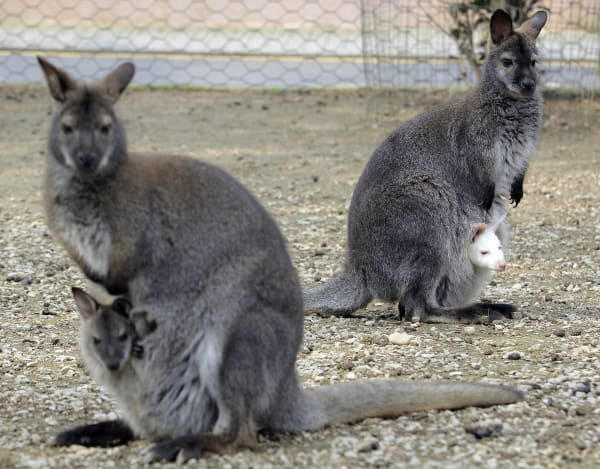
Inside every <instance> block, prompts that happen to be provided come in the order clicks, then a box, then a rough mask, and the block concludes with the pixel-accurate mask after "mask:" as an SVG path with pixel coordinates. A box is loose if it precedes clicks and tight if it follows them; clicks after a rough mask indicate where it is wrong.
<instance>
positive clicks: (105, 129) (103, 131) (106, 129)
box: [100, 124, 110, 135]
mask: <svg viewBox="0 0 600 469" xmlns="http://www.w3.org/2000/svg"><path fill="white" fill-rule="evenodd" d="M109 132H110V124H105V125H103V126H102V127H100V133H101V134H102V135H108V133H109Z"/></svg>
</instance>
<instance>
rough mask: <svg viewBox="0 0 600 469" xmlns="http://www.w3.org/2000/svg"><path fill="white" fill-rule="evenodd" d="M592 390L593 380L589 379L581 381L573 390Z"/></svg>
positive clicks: (586, 391)
mask: <svg viewBox="0 0 600 469" xmlns="http://www.w3.org/2000/svg"><path fill="white" fill-rule="evenodd" d="M591 390H592V382H591V381H590V380H589V379H586V380H585V381H583V382H582V383H579V384H578V385H577V386H575V389H573V392H574V393H575V392H584V393H586V394H587V393H589V392H590V391H591Z"/></svg>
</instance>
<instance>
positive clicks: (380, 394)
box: [288, 380, 524, 431]
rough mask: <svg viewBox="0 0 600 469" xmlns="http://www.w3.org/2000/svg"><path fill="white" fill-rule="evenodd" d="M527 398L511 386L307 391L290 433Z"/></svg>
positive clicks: (357, 386) (389, 385)
mask: <svg viewBox="0 0 600 469" xmlns="http://www.w3.org/2000/svg"><path fill="white" fill-rule="evenodd" d="M523 399H524V395H523V393H522V392H521V391H519V390H518V389H515V388H510V387H507V386H497V385H492V384H477V383H461V382H445V381H440V382H426V381H391V380H364V381H355V382H347V383H339V384H334V385H331V386H321V387H316V388H311V389H306V390H305V391H304V395H303V396H302V399H300V402H299V405H298V407H297V408H296V412H294V413H296V417H297V418H296V419H294V421H295V422H294V423H295V425H298V426H299V428H290V429H288V430H292V431H301V430H315V429H318V428H322V427H324V426H326V425H330V424H333V423H343V422H354V421H358V420H362V419H366V418H369V417H397V416H399V415H402V414H406V413H410V412H418V411H423V410H433V409H460V408H462V407H468V406H478V407H485V406H491V405H499V404H511V403H514V402H518V401H521V400H523Z"/></svg>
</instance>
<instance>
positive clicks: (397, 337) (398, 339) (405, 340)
mask: <svg viewBox="0 0 600 469" xmlns="http://www.w3.org/2000/svg"><path fill="white" fill-rule="evenodd" d="M388 339H389V340H390V343H391V344H394V345H408V344H410V343H411V342H412V341H413V337H412V336H410V335H408V334H406V333H404V332H394V333H392V334H390V335H389V336H388Z"/></svg>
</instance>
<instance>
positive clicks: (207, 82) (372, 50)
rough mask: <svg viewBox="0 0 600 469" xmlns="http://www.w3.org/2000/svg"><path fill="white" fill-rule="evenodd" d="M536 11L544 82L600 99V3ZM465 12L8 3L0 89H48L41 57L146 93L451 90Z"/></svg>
mask: <svg viewBox="0 0 600 469" xmlns="http://www.w3.org/2000/svg"><path fill="white" fill-rule="evenodd" d="M469 3H471V4H473V3H477V4H486V5H488V8H492V7H495V5H496V4H514V3H519V2H518V1H517V2H515V0H512V2H511V1H510V0H508V1H505V2H494V1H490V2H482V1H478V2H466V3H464V4H469ZM520 3H527V0H525V1H524V2H523V1H522V2H520ZM529 3H534V4H535V5H536V7H538V6H542V7H545V8H547V9H549V10H550V12H551V16H550V22H549V24H548V26H547V27H546V28H545V30H544V33H543V34H542V37H541V40H540V46H541V50H542V51H541V56H542V58H543V59H544V61H545V65H544V72H545V83H546V84H547V85H551V86H562V87H572V88H581V89H597V88H599V87H600V73H599V64H600V0H580V1H570V2H567V1H562V0H547V1H539V0H537V1H532V0H529ZM464 4H461V3H458V2H452V1H448V0H424V1H421V2H413V1H408V0H393V1H392V0H280V1H273V0H204V1H195V0H81V1H80V0H3V1H2V2H1V3H0V82H5V83H6V82H10V83H14V82H37V81H40V80H41V74H40V72H39V69H38V67H37V64H36V62H35V55H36V54H41V55H44V56H46V57H49V58H50V59H52V60H54V61H55V62H56V63H57V64H59V65H61V66H64V67H67V68H68V69H70V70H73V71H74V73H75V74H77V75H78V76H80V77H82V78H85V79H89V78H93V77H97V76H98V75H99V74H102V73H104V72H106V71H108V70H110V69H111V68H112V67H113V66H114V65H115V63H117V62H119V61H121V60H123V59H128V60H133V61H134V62H135V63H136V66H137V70H138V71H137V75H136V82H137V83H142V84H174V85H202V86H241V87H246V86H256V87H265V88H272V87H311V86H364V85H370V86H376V87H386V86H390V87H414V86H423V85H426V86H443V87H446V86H450V85H454V84H457V83H464V82H471V81H473V80H474V77H475V74H474V71H473V68H472V67H470V66H469V62H468V61H467V60H466V59H465V57H464V54H463V53H462V52H461V51H460V49H459V47H458V45H457V44H458V43H457V41H456V40H455V39H454V38H453V37H452V34H451V26H452V15H451V14H450V12H451V11H452V8H457V5H459V6H460V5H464ZM499 6H502V5H499ZM476 34H480V35H481V34H483V35H484V36H485V35H486V34H487V32H486V31H485V28H484V29H483V30H480V31H476Z"/></svg>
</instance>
